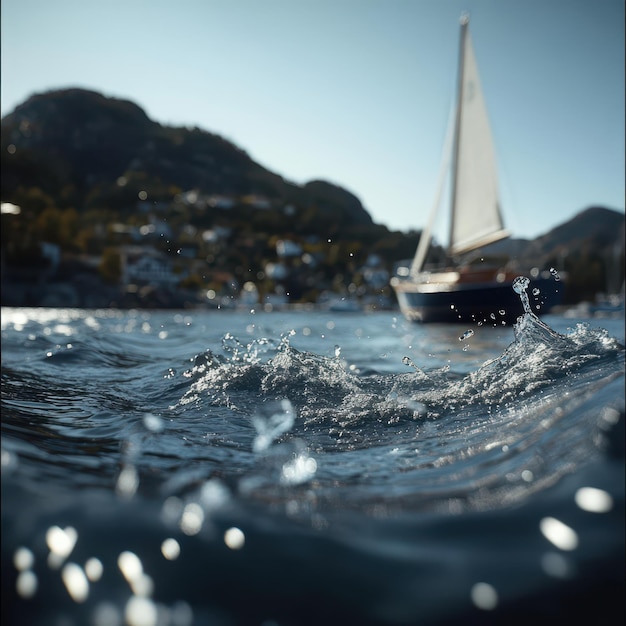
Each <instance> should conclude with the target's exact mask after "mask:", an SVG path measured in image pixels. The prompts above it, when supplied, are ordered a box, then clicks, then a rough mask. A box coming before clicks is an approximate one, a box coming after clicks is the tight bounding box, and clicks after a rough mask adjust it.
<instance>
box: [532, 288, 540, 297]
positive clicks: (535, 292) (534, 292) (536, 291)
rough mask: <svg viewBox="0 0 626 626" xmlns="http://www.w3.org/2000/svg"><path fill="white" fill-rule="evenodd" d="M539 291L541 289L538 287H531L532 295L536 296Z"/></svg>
mask: <svg viewBox="0 0 626 626" xmlns="http://www.w3.org/2000/svg"><path fill="white" fill-rule="evenodd" d="M540 293H541V291H540V290H539V288H538V287H535V288H534V289H533V296H538V295H539V294H540Z"/></svg>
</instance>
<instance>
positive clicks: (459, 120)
mask: <svg viewBox="0 0 626 626" xmlns="http://www.w3.org/2000/svg"><path fill="white" fill-rule="evenodd" d="M468 23H469V19H468V18H467V17H466V16H465V17H463V18H462V19H461V45H460V62H459V80H458V93H457V107H456V115H455V119H454V120H453V122H452V124H453V130H454V134H453V145H452V172H451V184H452V191H451V204H452V206H451V218H450V238H449V242H448V253H449V255H451V256H454V255H459V254H462V253H465V252H469V251H471V250H474V249H476V248H479V247H481V246H485V245H487V244H490V243H493V242H495V241H499V240H500V239H505V238H506V237H508V236H509V232H508V231H507V230H506V229H505V228H504V225H503V221H502V215H501V212H500V203H499V200H498V181H497V170H496V159H495V151H494V147H493V140H492V137H491V129H490V127H489V120H488V117H487V109H486V107H485V101H484V98H483V94H482V89H481V85H480V79H479V75H478V67H477V65H476V58H475V56H474V49H473V46H472V40H471V37H470V34H469V30H468ZM449 160H450V157H449V156H448V155H444V165H443V167H444V170H446V171H447V168H448V162H449ZM442 186H443V176H442V177H441V178H440V184H439V190H438V191H437V199H436V203H435V206H434V207H433V214H432V215H431V218H430V220H429V224H428V226H427V228H426V229H425V231H424V232H423V234H422V240H423V241H422V240H421V241H420V245H419V246H418V249H417V251H416V253H415V258H414V261H413V264H412V267H411V274H413V275H415V274H416V273H418V272H419V271H421V269H422V266H423V264H424V260H425V257H426V250H427V248H428V246H429V245H430V237H431V229H432V225H433V222H434V214H435V213H436V212H437V210H438V208H439V204H440V198H441V187H442Z"/></svg>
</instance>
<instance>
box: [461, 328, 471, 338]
mask: <svg viewBox="0 0 626 626" xmlns="http://www.w3.org/2000/svg"><path fill="white" fill-rule="evenodd" d="M473 335H474V331H473V330H472V329H471V328H470V329H469V330H466V331H465V332H464V333H463V334H462V335H461V336H460V337H459V341H465V340H466V339H469V338H470V337H472V336H473Z"/></svg>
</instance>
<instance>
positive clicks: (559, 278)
mask: <svg viewBox="0 0 626 626" xmlns="http://www.w3.org/2000/svg"><path fill="white" fill-rule="evenodd" d="M550 274H552V278H554V280H556V281H559V280H561V277H560V276H559V273H558V272H557V271H556V270H555V269H554V268H553V267H551V268H550Z"/></svg>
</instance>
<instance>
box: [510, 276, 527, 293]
mask: <svg viewBox="0 0 626 626" xmlns="http://www.w3.org/2000/svg"><path fill="white" fill-rule="evenodd" d="M529 284H530V280H529V279H528V278H526V276H518V277H517V278H516V279H515V280H514V281H513V291H514V292H515V293H518V294H522V293H524V292H525V291H526V289H527V288H528V285H529Z"/></svg>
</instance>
